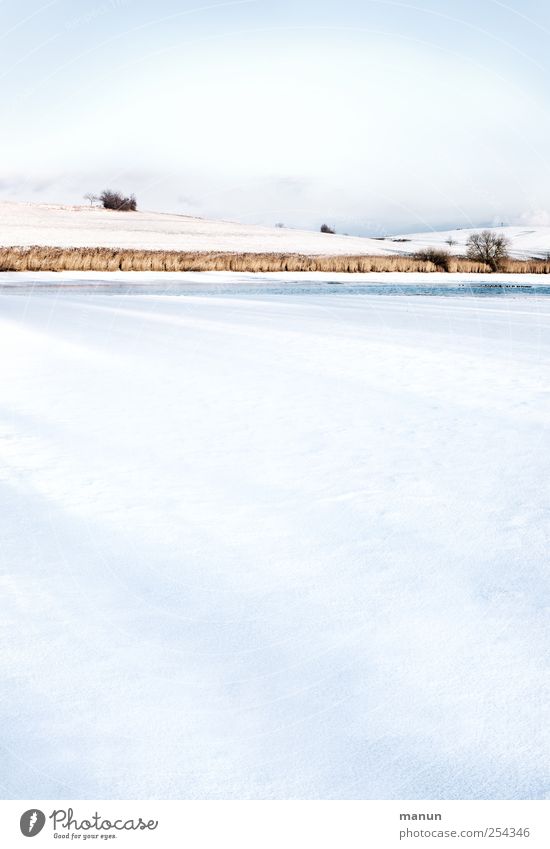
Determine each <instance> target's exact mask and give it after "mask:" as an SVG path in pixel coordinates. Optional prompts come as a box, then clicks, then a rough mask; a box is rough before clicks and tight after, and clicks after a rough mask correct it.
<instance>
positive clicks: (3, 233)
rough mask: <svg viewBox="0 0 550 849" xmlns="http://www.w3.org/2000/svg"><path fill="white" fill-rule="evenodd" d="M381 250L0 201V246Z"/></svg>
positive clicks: (367, 244)
mask: <svg viewBox="0 0 550 849" xmlns="http://www.w3.org/2000/svg"><path fill="white" fill-rule="evenodd" d="M30 245H42V246H55V247H107V248H140V249H150V250H153V249H154V250H179V251H235V252H245V251H247V252H256V253H267V252H277V253H305V254H380V253H394V251H391V250H388V251H384V250H382V248H381V246H382V245H384V242H379V241H376V240H375V239H362V238H359V237H353V236H333V235H329V234H324V233H319V232H312V231H308V230H290V229H286V228H276V227H273V228H270V227H259V226H257V225H254V224H238V223H235V222H231V221H212V220H208V219H205V218H192V217H190V216H186V215H174V214H167V213H160V212H114V211H112V210H108V209H100V208H92V207H86V206H60V205H46V204H33V203H11V202H7V201H0V246H30Z"/></svg>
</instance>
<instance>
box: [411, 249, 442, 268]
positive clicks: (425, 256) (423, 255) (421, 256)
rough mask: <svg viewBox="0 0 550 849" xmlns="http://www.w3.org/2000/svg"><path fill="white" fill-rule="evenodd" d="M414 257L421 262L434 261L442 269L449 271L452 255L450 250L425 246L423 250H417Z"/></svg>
mask: <svg viewBox="0 0 550 849" xmlns="http://www.w3.org/2000/svg"><path fill="white" fill-rule="evenodd" d="M413 258H414V259H418V260H420V261H421V262H433V264H434V265H436V266H437V267H438V268H440V269H441V271H448V270H449V262H450V259H451V255H450V253H449V252H448V251H443V250H441V249H440V248H424V250H422V251H416V253H414V254H413Z"/></svg>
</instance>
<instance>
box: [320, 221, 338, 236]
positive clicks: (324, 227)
mask: <svg viewBox="0 0 550 849" xmlns="http://www.w3.org/2000/svg"><path fill="white" fill-rule="evenodd" d="M321 233H330V234H331V235H333V236H334V234H335V233H336V230H335V229H334V228H333V227H329V226H328V224H321Z"/></svg>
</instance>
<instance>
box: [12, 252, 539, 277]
mask: <svg viewBox="0 0 550 849" xmlns="http://www.w3.org/2000/svg"><path fill="white" fill-rule="evenodd" d="M445 270H447V271H450V272H462V273H468V274H470V273H481V272H490V270H491V269H490V268H489V267H488V266H487V265H485V264H483V263H479V262H474V261H472V260H469V259H465V258H462V257H454V256H451V257H448V259H447V260H446V268H444V267H442V266H441V265H438V264H436V263H434V262H432V261H430V260H427V259H419V258H415V257H413V256H406V255H405V256H308V255H305V254H283V253H229V252H219V253H216V252H214V251H206V252H199V251H162V250H156V251H148V250H134V249H132V248H120V249H116V248H49V247H32V248H16V247H13V248H10V247H6V248H0V271H153V272H157V271H244V272H248V273H254V272H259V273H262V272H264V273H265V272H270V271H272V272H280V271H290V272H300V271H305V272H312V271H325V272H330V273H339V272H347V273H353V272H371V271H382V272H386V271H388V272H391V271H404V272H414V271H420V272H434V271H445ZM499 270H500V271H501V272H505V273H513V274H523V273H529V274H548V273H550V262H549V261H546V260H536V259H533V260H511V259H510V260H504V261H503V263H502V266H501V268H500V269H499Z"/></svg>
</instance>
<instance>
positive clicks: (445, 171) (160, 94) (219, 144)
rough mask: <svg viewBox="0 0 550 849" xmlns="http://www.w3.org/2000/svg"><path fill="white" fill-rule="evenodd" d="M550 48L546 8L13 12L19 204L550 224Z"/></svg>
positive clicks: (1, 36)
mask: <svg viewBox="0 0 550 849" xmlns="http://www.w3.org/2000/svg"><path fill="white" fill-rule="evenodd" d="M549 37H550V8H549V7H548V4H547V3H546V2H535V0H521V1H520V0H508V2H497V0H476V1H475V2H474V0H418V2H406V1H404V2H398V0H395V2H388V0H376V1H375V2H373V0H360V2H359V0H340V1H339V2H338V3H334V2H324V0H315V2H313V0H294V1H293V2H290V0H280V2H271V1H270V0H249V2H215V0H213V1H212V2H204V0H180V1H179V2H176V0H155V2H148V1H147V0H76V2H75V0H39V1H38V0H0V95H1V98H2V124H1V153H2V156H1V160H0V197H2V198H5V199H14V200H17V199H21V200H37V201H44V202H69V203H79V202H81V198H82V195H83V194H84V192H86V191H89V190H99V189H101V188H103V187H106V186H112V187H113V188H120V189H121V190H123V191H135V193H136V194H137V195H138V200H139V202H140V206H141V207H143V208H151V209H160V210H164V209H165V210H173V211H180V212H187V213H190V214H199V215H205V216H220V217H227V218H237V219H240V220H248V221H254V222H258V223H265V224H272V223H275V222H277V221H284V222H285V223H287V224H289V225H293V226H311V227H317V226H319V224H320V223H322V222H323V221H325V220H326V221H329V222H330V223H334V224H335V225H336V226H337V228H338V229H339V230H341V231H346V232H351V233H372V234H376V233H383V232H396V231H399V230H409V231H412V230H423V229H426V228H429V227H437V226H442V225H456V226H467V225H468V224H470V223H474V224H478V223H490V222H500V221H506V222H516V221H518V222H525V223H526V224H529V223H549V224H550V120H549V114H548V108H547V97H548V94H547V92H548V89H549V85H548V84H549V81H550V56H549V51H548V48H547V45H548V41H549Z"/></svg>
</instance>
